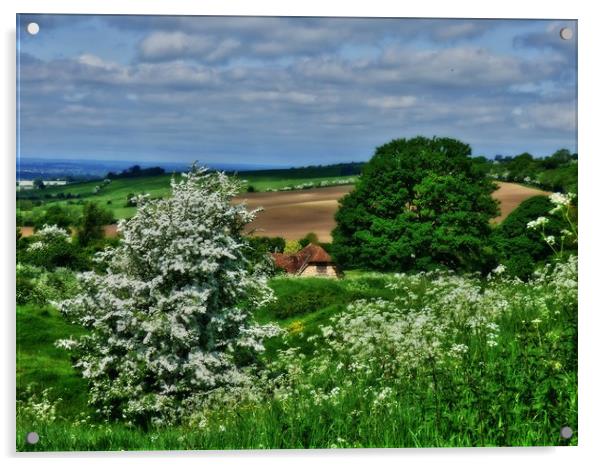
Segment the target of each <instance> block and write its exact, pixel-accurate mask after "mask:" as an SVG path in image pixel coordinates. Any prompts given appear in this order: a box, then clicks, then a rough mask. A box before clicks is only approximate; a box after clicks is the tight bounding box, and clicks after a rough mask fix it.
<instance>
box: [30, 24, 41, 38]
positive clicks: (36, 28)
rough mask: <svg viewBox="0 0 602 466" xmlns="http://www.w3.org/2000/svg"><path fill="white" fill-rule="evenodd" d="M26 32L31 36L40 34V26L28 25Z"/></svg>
mask: <svg viewBox="0 0 602 466" xmlns="http://www.w3.org/2000/svg"><path fill="white" fill-rule="evenodd" d="M27 32H28V33H29V34H31V35H32V36H35V35H36V34H37V33H38V32H40V25H39V24H38V23H29V24H28V25H27Z"/></svg>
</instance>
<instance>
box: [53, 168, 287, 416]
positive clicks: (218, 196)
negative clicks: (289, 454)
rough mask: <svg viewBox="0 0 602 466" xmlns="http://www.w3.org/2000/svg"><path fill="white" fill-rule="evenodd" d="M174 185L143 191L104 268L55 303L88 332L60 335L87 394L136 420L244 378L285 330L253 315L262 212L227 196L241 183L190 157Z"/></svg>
mask: <svg viewBox="0 0 602 466" xmlns="http://www.w3.org/2000/svg"><path fill="white" fill-rule="evenodd" d="M171 189H172V196H171V197H168V198H166V199H157V200H151V199H149V198H148V197H147V196H139V197H138V198H137V200H136V201H137V205H138V210H137V212H136V214H135V216H134V217H133V218H131V219H130V220H127V221H121V222H120V223H119V226H118V228H119V231H120V232H121V234H122V235H123V239H122V241H121V242H120V244H119V245H118V246H116V247H114V248H108V249H106V250H105V251H103V252H101V253H99V254H98V255H97V261H98V262H100V263H101V265H103V268H104V269H105V270H106V273H97V272H85V273H83V274H81V275H80V276H79V280H80V284H81V287H82V290H83V291H82V292H81V293H80V294H79V295H77V296H76V297H75V298H73V299H70V300H66V301H63V302H61V303H59V308H60V310H61V311H62V312H63V313H64V314H65V315H66V316H67V318H69V319H70V320H71V321H73V322H76V323H78V324H80V325H83V326H84V327H86V328H88V329H89V333H88V334H87V335H85V336H82V337H80V338H78V339H69V340H64V341H62V342H60V343H59V344H60V345H61V346H63V347H66V348H69V349H71V350H73V352H74V355H75V356H76V364H75V366H76V367H77V368H78V369H79V370H80V371H81V372H82V374H83V376H84V377H85V378H86V379H88V380H89V382H90V386H91V390H90V397H91V399H90V401H91V402H92V403H93V404H94V405H96V406H98V407H99V411H100V412H101V413H103V414H105V415H110V416H120V417H122V418H124V419H125V420H126V421H131V422H146V421H148V420H151V421H153V422H155V423H169V422H173V421H175V420H177V419H180V418H182V417H184V416H187V415H188V414H189V413H188V412H187V410H192V409H193V408H192V405H193V404H194V403H196V402H197V401H199V400H202V399H203V397H204V395H205V394H206V393H208V392H210V391H214V390H217V389H221V388H229V387H238V386H243V385H245V384H246V383H248V379H249V373H250V370H249V369H250V367H252V366H251V364H252V361H253V355H254V354H256V353H257V352H261V351H263V349H264V348H263V339H264V338H266V337H270V336H273V335H275V334H277V333H278V331H279V330H278V329H277V328H276V327H274V326H271V325H267V326H259V325H255V324H254V323H253V321H252V318H251V310H252V309H253V308H254V307H255V306H259V305H261V304H263V303H265V302H266V301H268V300H269V299H271V290H270V289H269V288H268V286H267V276H266V275H265V272H264V270H263V269H262V268H260V267H257V266H255V265H253V264H251V263H249V262H248V261H247V259H246V258H245V257H246V250H245V249H246V248H247V247H248V246H247V245H246V244H247V243H246V242H245V240H244V238H243V236H242V233H243V228H244V226H245V224H247V223H248V222H250V221H251V220H252V219H253V217H254V214H255V212H249V211H247V210H246V208H245V207H244V205H240V204H237V205H234V204H232V203H231V199H232V198H233V197H234V196H235V195H236V193H237V192H238V190H239V185H238V184H237V183H236V182H235V181H233V180H232V179H229V178H228V177H227V176H226V175H225V174H222V173H208V172H207V171H205V170H204V169H197V168H196V167H194V166H193V168H192V170H191V171H190V173H188V174H184V175H183V176H182V180H181V181H176V180H175V179H174V180H172V182H171Z"/></svg>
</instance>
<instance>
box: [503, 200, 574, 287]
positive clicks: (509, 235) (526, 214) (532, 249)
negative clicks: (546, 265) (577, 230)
mask: <svg viewBox="0 0 602 466" xmlns="http://www.w3.org/2000/svg"><path fill="white" fill-rule="evenodd" d="M553 207H554V206H553V204H552V203H551V202H550V200H549V199H548V198H547V197H546V196H534V197H532V198H529V199H527V200H525V201H524V202H522V203H521V204H520V205H519V206H518V207H517V208H516V209H515V210H514V211H512V212H511V213H510V215H508V217H506V219H505V220H504V221H503V222H502V223H501V224H500V225H499V226H498V227H497V228H496V229H495V231H494V234H493V242H494V244H495V247H496V250H497V256H498V262H499V263H501V264H503V265H504V266H505V267H506V269H507V272H508V273H509V274H511V275H514V276H517V277H519V278H522V279H524V278H527V277H529V276H530V275H531V273H533V271H534V270H535V267H536V265H537V264H538V263H541V262H543V261H545V260H547V259H548V258H549V257H551V256H552V255H553V253H554V251H553V250H552V249H551V248H550V247H549V245H548V244H546V242H545V240H544V238H543V237H542V235H541V233H540V232H539V231H535V230H533V229H529V228H527V225H528V224H529V222H532V221H535V220H537V219H538V218H540V217H548V219H549V220H548V223H547V225H546V234H547V235H553V236H560V235H561V232H562V230H564V229H565V228H566V222H565V221H564V220H563V219H562V218H560V217H559V216H557V215H550V211H551V210H552V208H553ZM572 249H575V248H574V247H573V248H572Z"/></svg>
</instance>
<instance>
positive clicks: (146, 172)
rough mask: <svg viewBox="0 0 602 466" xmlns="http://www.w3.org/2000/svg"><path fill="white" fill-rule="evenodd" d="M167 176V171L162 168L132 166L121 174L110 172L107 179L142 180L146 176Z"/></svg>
mask: <svg viewBox="0 0 602 466" xmlns="http://www.w3.org/2000/svg"><path fill="white" fill-rule="evenodd" d="M164 174H165V169H163V168H161V167H149V168H141V167H140V165H132V166H131V167H129V168H126V169H125V170H123V171H122V172H120V173H114V172H109V173H108V174H107V179H108V180H109V181H110V180H117V179H120V178H142V177H145V176H161V175H164Z"/></svg>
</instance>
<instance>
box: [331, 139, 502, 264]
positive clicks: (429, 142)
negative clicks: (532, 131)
mask: <svg viewBox="0 0 602 466" xmlns="http://www.w3.org/2000/svg"><path fill="white" fill-rule="evenodd" d="M470 154H471V149H470V146H468V145H467V144H464V143H462V142H460V141H457V140H455V139H449V138H437V137H435V138H432V139H428V138H425V137H416V138H413V139H396V140H393V141H391V142H389V143H387V144H385V145H383V146H381V147H379V148H377V149H376V152H375V154H374V156H373V157H372V159H371V160H370V161H369V162H368V163H367V164H366V165H365V166H364V168H363V171H362V175H361V177H360V180H359V182H358V183H357V185H356V187H355V189H354V190H353V191H352V192H351V193H349V194H348V195H347V196H345V197H344V198H343V199H342V200H341V202H340V208H339V210H338V212H337V214H336V222H337V226H336V228H335V229H334V231H333V248H332V252H333V254H334V256H335V258H336V260H337V261H338V262H339V263H340V264H341V265H342V266H344V267H347V268H350V267H351V268H365V269H374V270H384V271H405V270H428V269H433V268H437V267H441V266H443V267H448V268H452V269H462V270H479V269H481V268H483V267H485V266H487V263H488V261H489V260H492V258H491V255H492V254H491V252H490V249H491V248H490V247H489V236H490V233H491V229H490V225H489V220H490V219H491V218H492V217H493V216H495V215H496V214H497V212H498V207H497V203H496V201H494V200H493V199H492V197H491V193H492V192H493V191H494V189H495V186H494V184H493V183H492V182H491V181H490V180H489V179H488V178H487V177H486V176H485V173H484V170H483V169H482V164H479V163H475V160H474V159H473V158H471V156H470Z"/></svg>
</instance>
